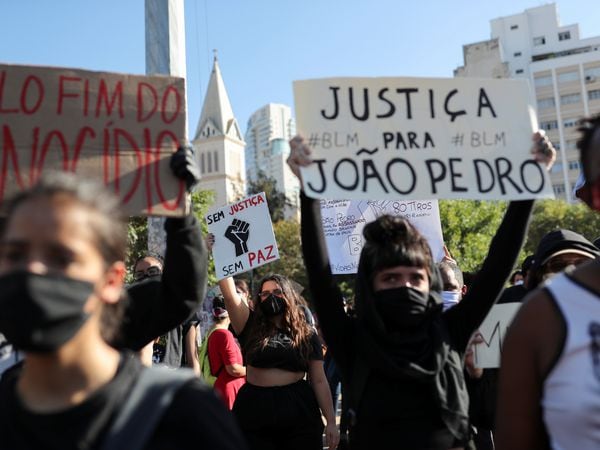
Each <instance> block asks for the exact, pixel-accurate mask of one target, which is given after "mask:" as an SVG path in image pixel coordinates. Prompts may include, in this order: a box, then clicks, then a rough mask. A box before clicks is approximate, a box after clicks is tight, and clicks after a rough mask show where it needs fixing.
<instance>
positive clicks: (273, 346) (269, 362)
mask: <svg viewBox="0 0 600 450" xmlns="http://www.w3.org/2000/svg"><path fill="white" fill-rule="evenodd" d="M255 320H256V314H255V313H254V312H253V311H250V315H249V316H248V321H247V322H246V325H245V326H244V329H243V330H242V332H241V333H240V334H239V336H238V340H239V341H240V344H241V346H242V350H243V352H244V360H245V362H246V364H248V365H251V366H254V367H259V368H262V369H266V368H269V369H271V368H276V369H282V370H289V371H290V372H307V371H308V361H303V359H302V356H301V355H300V351H299V349H295V348H293V347H292V339H291V337H290V334H289V331H287V330H284V329H277V333H275V334H274V335H273V336H271V337H269V341H268V342H267V345H266V346H265V348H263V349H261V350H251V351H248V349H247V348H246V347H247V344H248V337H249V335H250V330H251V328H252V326H254V322H255ZM310 346H311V351H310V355H309V358H308V359H309V360H311V361H314V360H321V361H322V360H323V352H322V350H321V341H319V337H318V336H317V334H316V333H315V332H313V333H312V334H311V336H310Z"/></svg>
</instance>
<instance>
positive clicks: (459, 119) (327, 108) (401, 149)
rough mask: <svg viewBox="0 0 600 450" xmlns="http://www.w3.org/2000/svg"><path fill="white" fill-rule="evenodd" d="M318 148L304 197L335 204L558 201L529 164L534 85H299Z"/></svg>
mask: <svg viewBox="0 0 600 450" xmlns="http://www.w3.org/2000/svg"><path fill="white" fill-rule="evenodd" d="M294 97H295V104H296V119H297V125H298V132H299V134H301V135H302V136H304V138H305V139H306V141H307V143H308V144H309V145H310V146H311V147H312V148H313V157H314V162H315V163H314V164H312V165H311V166H309V167H307V168H303V169H302V177H303V183H304V186H303V187H304V190H305V192H306V193H307V195H309V196H311V197H315V198H328V199H353V200H355V199H364V200H372V199H378V200H379V199H390V200H397V199H406V200H424V199H431V198H460V199H501V200H511V199H528V198H552V197H553V196H554V194H553V192H552V187H551V184H550V182H549V178H548V174H547V173H546V171H545V170H544V168H543V167H542V166H540V165H539V164H538V163H536V162H535V161H533V160H532V159H531V155H530V153H529V150H530V147H531V136H532V132H533V130H534V129H535V128H537V125H536V118H535V114H534V109H533V107H532V106H531V105H530V104H529V102H528V101H529V99H530V93H529V87H528V84H527V81H526V80H506V79H504V80H499V79H489V80H488V79H476V78H451V79H442V78H331V79H320V80H305V81H296V82H294Z"/></svg>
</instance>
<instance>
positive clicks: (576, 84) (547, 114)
mask: <svg viewBox="0 0 600 450" xmlns="http://www.w3.org/2000/svg"><path fill="white" fill-rule="evenodd" d="M581 13H582V14H586V13H589V11H588V12H586V11H582V12H581ZM490 26H491V36H492V39H490V40H489V41H483V42H478V43H475V44H468V45H465V46H464V47H463V55H464V64H465V65H464V66H463V67H459V68H458V69H456V70H455V72H454V74H455V76H478V77H495V78H503V77H524V78H527V79H529V81H530V84H531V86H533V88H534V91H535V101H536V106H537V113H538V120H539V125H540V128H542V129H544V130H546V132H547V133H548V136H549V137H550V139H551V140H552V142H553V144H554V145H555V147H556V149H557V150H558V158H557V162H556V164H555V165H554V167H553V169H552V174H551V179H552V185H553V188H554V192H555V194H556V195H557V197H559V198H564V199H566V200H567V201H572V200H573V199H572V195H571V191H572V187H573V185H574V183H575V180H576V179H577V176H578V174H579V154H578V152H577V149H576V147H575V144H576V141H577V138H578V136H579V133H578V132H577V121H578V120H579V119H580V118H581V117H584V116H589V115H593V114H597V113H600V36H596V37H592V38H586V39H581V38H580V36H579V25H577V24H573V25H564V26H563V25H561V24H560V22H559V18H558V12H557V8H556V4H554V3H551V4H547V5H543V6H539V7H536V8H530V9H526V10H525V11H524V12H522V13H519V14H515V15H512V16H507V17H500V18H497V19H494V20H492V21H490Z"/></svg>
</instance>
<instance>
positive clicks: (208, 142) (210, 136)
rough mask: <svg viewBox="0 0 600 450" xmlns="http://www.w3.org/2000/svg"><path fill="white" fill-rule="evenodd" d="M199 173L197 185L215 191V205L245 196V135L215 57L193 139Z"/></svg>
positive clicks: (199, 187) (224, 203)
mask: <svg viewBox="0 0 600 450" xmlns="http://www.w3.org/2000/svg"><path fill="white" fill-rule="evenodd" d="M192 145H193V146H194V149H195V152H196V156H197V158H198V163H199V166H200V173H201V175H202V177H201V180H200V183H199V185H198V189H202V190H211V191H213V192H214V203H213V206H214V207H219V206H224V205H226V204H228V203H232V202H233V201H235V200H238V199H240V198H242V197H244V195H245V192H246V170H245V164H244V147H245V143H244V139H243V138H242V134H241V132H240V128H239V126H238V123H237V121H236V119H235V116H234V115H233V110H232V108H231V103H230V102H229V97H228V95H227V91H226V89H225V83H224V82H223V77H222V76H221V69H220V68H219V64H218V61H217V58H216V57H215V60H214V64H213V69H212V73H211V75H210V81H209V83H208V88H207V89H206V96H205V98H204V105H203V107H202V113H201V115H200V120H199V121H198V127H197V128H196V134H195V137H194V140H193V141H192Z"/></svg>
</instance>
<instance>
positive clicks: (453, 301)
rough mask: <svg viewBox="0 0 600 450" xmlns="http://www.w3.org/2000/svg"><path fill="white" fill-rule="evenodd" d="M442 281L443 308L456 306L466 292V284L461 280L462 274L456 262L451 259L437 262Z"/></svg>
mask: <svg viewBox="0 0 600 450" xmlns="http://www.w3.org/2000/svg"><path fill="white" fill-rule="evenodd" d="M438 270H439V271H440V276H441V281H442V302H443V309H444V311H446V310H447V309H450V308H452V307H453V306H456V305H457V304H458V302H460V301H461V299H462V298H463V296H464V294H466V292H467V286H466V285H465V284H464V281H463V274H462V271H461V270H460V268H459V267H458V264H456V262H453V261H442V262H440V263H439V264H438Z"/></svg>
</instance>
